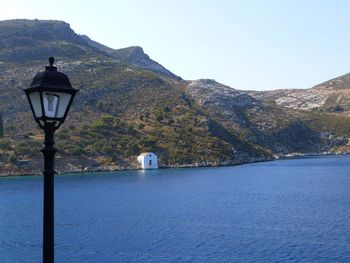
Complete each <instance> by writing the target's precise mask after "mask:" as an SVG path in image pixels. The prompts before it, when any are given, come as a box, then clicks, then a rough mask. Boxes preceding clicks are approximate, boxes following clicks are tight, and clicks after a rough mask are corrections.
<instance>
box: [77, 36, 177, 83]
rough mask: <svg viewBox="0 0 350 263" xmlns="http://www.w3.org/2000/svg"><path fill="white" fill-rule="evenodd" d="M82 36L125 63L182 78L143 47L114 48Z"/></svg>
mask: <svg viewBox="0 0 350 263" xmlns="http://www.w3.org/2000/svg"><path fill="white" fill-rule="evenodd" d="M81 37H82V38H83V39H84V40H85V41H86V42H87V43H88V44H89V45H90V46H93V47H95V48H97V49H98V50H100V51H102V52H105V53H107V54H109V55H111V56H112V57H114V58H116V59H117V60H119V61H121V62H123V63H126V64H131V65H133V66H136V67H139V68H142V69H145V70H149V71H153V72H155V73H159V74H161V75H164V76H167V77H170V78H175V79H181V78H179V77H178V76H176V75H175V74H174V73H172V72H170V71H169V70H167V69H166V68H164V67H163V66H162V65H160V64H159V63H158V62H156V61H154V60H152V59H151V58H150V57H149V56H148V55H147V54H145V53H144V52H143V49H142V48H141V47H137V46H135V47H127V48H122V49H112V48H109V47H107V46H105V45H102V44H100V43H98V42H96V41H93V40H91V39H90V38H89V37H88V36H85V35H82V36H81Z"/></svg>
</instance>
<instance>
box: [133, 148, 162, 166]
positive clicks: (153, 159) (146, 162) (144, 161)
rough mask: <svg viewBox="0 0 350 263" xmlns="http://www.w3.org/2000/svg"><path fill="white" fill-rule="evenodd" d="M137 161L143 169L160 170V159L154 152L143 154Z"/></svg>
mask: <svg viewBox="0 0 350 263" xmlns="http://www.w3.org/2000/svg"><path fill="white" fill-rule="evenodd" d="M137 160H138V161H139V163H140V165H141V168H142V169H158V158H157V155H155V154H154V153H152V152H148V153H141V154H140V155H139V156H138V157H137Z"/></svg>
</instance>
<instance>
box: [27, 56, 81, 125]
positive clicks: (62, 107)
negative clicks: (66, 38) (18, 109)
mask: <svg viewBox="0 0 350 263" xmlns="http://www.w3.org/2000/svg"><path fill="white" fill-rule="evenodd" d="M49 62H50V66H48V67H46V70H45V71H43V72H40V73H38V74H36V75H35V77H34V78H33V81H32V83H31V84H30V86H29V88H27V89H25V90H24V92H25V93H26V95H27V98H28V101H29V104H30V108H31V110H32V112H33V115H34V119H35V121H36V122H37V123H38V124H39V126H40V127H41V128H44V127H45V125H46V124H48V123H50V124H51V125H52V124H53V125H54V127H55V128H56V129H57V128H59V127H60V126H61V124H62V123H63V122H64V120H65V119H66V117H67V114H68V111H69V109H70V106H71V105H72V102H73V99H74V96H75V94H76V93H77V92H78V90H76V89H74V88H73V87H72V85H71V83H70V81H69V78H68V77H67V76H66V75H65V74H64V73H62V72H58V71H57V68H56V67H54V66H53V63H54V58H53V57H50V58H49Z"/></svg>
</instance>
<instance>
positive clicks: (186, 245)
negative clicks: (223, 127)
mask: <svg viewBox="0 0 350 263" xmlns="http://www.w3.org/2000/svg"><path fill="white" fill-rule="evenodd" d="M41 224H42V178H41V177H17V178H0V262H1V263H3V262H5V263H7V262H16V263H17V262H40V261H41V235H42V226H41ZM55 230H56V261H57V262H62V263H63V262H64V263H70V262H72V263H74V262H98V263H100V262H101V263H103V262H350V157H349V156H346V157H327V158H309V159H300V160H288V161H275V162H267V163H257V164H248V165H242V166H236V167H222V168H198V169H169V170H158V171H149V172H145V173H143V172H137V171H132V172H117V173H98V174H83V175H64V176H60V177H57V178H56V228H55Z"/></svg>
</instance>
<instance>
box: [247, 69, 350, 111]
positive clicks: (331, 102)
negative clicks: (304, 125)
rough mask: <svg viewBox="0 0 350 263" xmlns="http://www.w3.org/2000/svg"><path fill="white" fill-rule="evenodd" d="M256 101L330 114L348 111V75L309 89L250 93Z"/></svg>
mask: <svg viewBox="0 0 350 263" xmlns="http://www.w3.org/2000/svg"><path fill="white" fill-rule="evenodd" d="M248 93H249V94H250V95H252V96H254V97H255V98H257V99H261V100H265V101H273V102H275V103H276V104H278V105H281V106H283V107H287V108H291V109H298V110H313V111H320V112H330V113H343V112H349V111H350V73H348V74H345V75H343V76H340V77H337V78H334V79H331V80H328V81H326V82H323V83H321V84H319V85H316V86H315V87H313V88H310V89H293V90H290V89H281V90H272V91H250V92H248Z"/></svg>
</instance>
